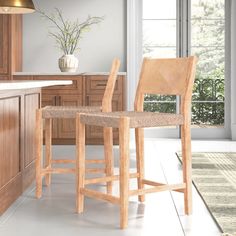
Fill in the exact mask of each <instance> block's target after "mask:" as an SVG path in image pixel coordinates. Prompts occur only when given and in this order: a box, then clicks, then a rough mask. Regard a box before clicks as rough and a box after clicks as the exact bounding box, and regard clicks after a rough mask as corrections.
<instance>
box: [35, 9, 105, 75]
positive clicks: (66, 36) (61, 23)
mask: <svg viewBox="0 0 236 236" xmlns="http://www.w3.org/2000/svg"><path fill="white" fill-rule="evenodd" d="M37 11H38V12H39V13H40V15H41V16H42V17H43V18H46V19H47V20H49V21H50V22H51V23H52V27H53V29H54V30H53V31H49V36H51V37H53V38H54V39H55V42H56V46H57V47H58V48H59V49H60V50H61V51H62V52H63V56H62V57H61V58H59V60H58V64H59V68H60V70H61V71H62V72H76V70H77V68H78V59H77V58H76V57H75V55H74V53H75V52H76V51H78V50H79V41H80V39H81V37H82V35H83V33H85V32H88V31H89V30H90V27H91V26H92V25H96V24H99V23H100V22H101V21H102V20H103V19H104V17H91V16H88V18H87V19H86V20H85V21H84V22H82V23H80V22H79V20H78V19H76V20H75V21H69V20H66V19H64V17H63V15H62V12H61V11H60V10H59V9H58V8H55V13H53V14H50V15H49V14H46V13H45V12H43V11H41V10H37Z"/></svg>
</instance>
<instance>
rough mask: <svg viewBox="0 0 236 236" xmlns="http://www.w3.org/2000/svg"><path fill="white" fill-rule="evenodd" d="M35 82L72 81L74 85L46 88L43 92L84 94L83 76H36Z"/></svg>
mask: <svg viewBox="0 0 236 236" xmlns="http://www.w3.org/2000/svg"><path fill="white" fill-rule="evenodd" d="M75 78H76V79H75ZM34 80H72V84H69V85H60V86H52V87H48V88H44V89H43V91H44V93H47V94H50V93H52V92H53V91H58V93H60V94H82V91H83V79H82V76H76V77H75V76H34Z"/></svg>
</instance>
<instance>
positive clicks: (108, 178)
mask: <svg viewBox="0 0 236 236" xmlns="http://www.w3.org/2000/svg"><path fill="white" fill-rule="evenodd" d="M138 177H139V174H138V173H131V174H129V178H138ZM119 178H120V176H119V175H113V176H106V177H101V178H91V179H86V180H85V184H86V185H88V184H97V183H103V182H110V181H116V180H119Z"/></svg>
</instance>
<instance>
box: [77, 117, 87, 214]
mask: <svg viewBox="0 0 236 236" xmlns="http://www.w3.org/2000/svg"><path fill="white" fill-rule="evenodd" d="M84 179H85V125H84V124H82V123H81V122H80V116H79V114H78V115H77V116H76V182H77V186H76V193H77V197H76V211H77V212H78V213H82V212H83V211H84V195H83V194H82V193H81V189H82V188H84Z"/></svg>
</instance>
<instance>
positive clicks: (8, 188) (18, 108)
mask: <svg viewBox="0 0 236 236" xmlns="http://www.w3.org/2000/svg"><path fill="white" fill-rule="evenodd" d="M39 101H40V90H39V89H31V90H19V91H8V92H4V93H1V94H0V203H1V204H0V214H1V213H3V212H4V211H5V210H6V209H7V207H9V206H10V204H11V203H12V202H13V201H14V200H15V199H16V198H17V197H18V196H19V195H21V194H22V192H23V191H24V190H25V188H26V187H28V186H29V184H31V183H32V181H33V180H34V178H35V171H34V170H35V167H34V159H35V154H34V152H35V148H34V132H35V109H36V108H38V107H39V103H40V102H39Z"/></svg>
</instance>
